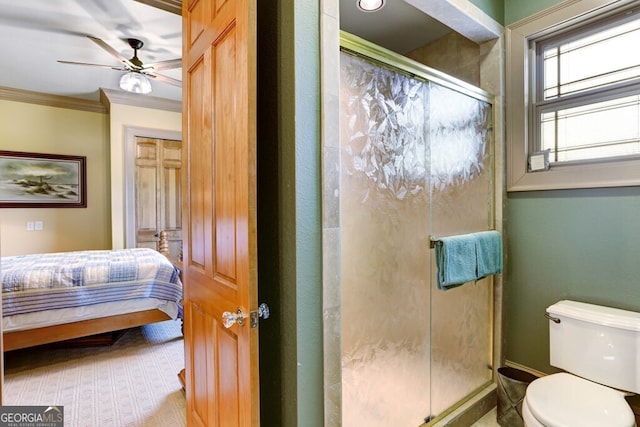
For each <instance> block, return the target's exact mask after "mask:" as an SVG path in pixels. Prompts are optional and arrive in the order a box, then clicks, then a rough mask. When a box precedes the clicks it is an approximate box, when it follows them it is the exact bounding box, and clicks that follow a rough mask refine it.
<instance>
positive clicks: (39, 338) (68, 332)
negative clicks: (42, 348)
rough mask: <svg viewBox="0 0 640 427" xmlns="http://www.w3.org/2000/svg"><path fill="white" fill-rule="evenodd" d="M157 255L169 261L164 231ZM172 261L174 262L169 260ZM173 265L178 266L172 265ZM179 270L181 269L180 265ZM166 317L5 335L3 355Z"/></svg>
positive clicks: (136, 316) (128, 317) (148, 313)
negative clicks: (163, 256)
mask: <svg viewBox="0 0 640 427" xmlns="http://www.w3.org/2000/svg"><path fill="white" fill-rule="evenodd" d="M159 238H160V240H159V244H158V252H160V253H161V254H163V255H165V256H167V257H168V255H169V253H168V251H167V248H168V244H167V240H166V234H165V232H164V231H161V232H160V233H159ZM170 260H171V259H170ZM171 262H172V263H173V264H174V265H176V263H175V262H174V261H171ZM178 267H179V265H178ZM170 319H171V317H169V316H168V315H167V314H166V313H164V312H163V311H160V310H158V309H150V310H145V311H137V312H133V313H126V314H119V315H116V316H108V317H100V318H98V319H89V320H82V321H79V322H72V323H64V324H61V325H53V326H45V327H42V328H35V329H27V330H24V331H12V332H4V333H3V336H2V339H3V351H11V350H17V349H20V348H26V347H33V346H37V345H43V344H50V343H53V342H58V341H65V340H70V339H74V338H81V337H87V336H91V335H97V334H102V333H105V332H112V331H119V330H122V329H129V328H135V327H136V326H142V325H147V324H149V323H155V322H162V321H164V320H170Z"/></svg>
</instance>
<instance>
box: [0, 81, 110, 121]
mask: <svg viewBox="0 0 640 427" xmlns="http://www.w3.org/2000/svg"><path fill="white" fill-rule="evenodd" d="M0 99H4V100H7V101H15V102H26V103H30V104H39V105H46V106H48V107H57V108H69V109H71V110H81V111H89V112H92V113H103V114H104V113H106V112H107V108H106V107H105V106H104V105H103V104H102V103H100V102H98V101H91V100H88V99H83V98H73V97H70V96H61V95H51V94H48V93H42V92H33V91H30V90H23V89H14V88H10V87H4V86H0Z"/></svg>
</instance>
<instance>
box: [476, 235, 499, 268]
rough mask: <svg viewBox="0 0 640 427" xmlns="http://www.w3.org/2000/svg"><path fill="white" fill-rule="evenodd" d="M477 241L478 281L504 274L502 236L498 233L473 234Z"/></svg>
mask: <svg viewBox="0 0 640 427" xmlns="http://www.w3.org/2000/svg"><path fill="white" fill-rule="evenodd" d="M473 235H474V237H475V241H476V256H477V259H478V270H477V274H476V276H477V277H476V280H480V279H482V278H483V277H487V276H488V275H490V274H500V273H502V236H501V235H500V233H499V232H497V231H482V232H480V233H474V234H473Z"/></svg>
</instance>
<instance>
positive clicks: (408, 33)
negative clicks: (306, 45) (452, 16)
mask: <svg viewBox="0 0 640 427" xmlns="http://www.w3.org/2000/svg"><path fill="white" fill-rule="evenodd" d="M340 28H341V29H342V30H344V31H346V32H348V33H351V34H355V35H357V36H360V37H362V38H363V39H366V40H369V41H371V42H374V43H376V44H378V45H380V46H382V47H385V48H387V49H390V50H393V51H394V52H398V53H402V54H405V53H407V52H410V51H412V50H414V49H416V48H419V47H422V46H424V45H426V44H427V43H429V42H431V41H433V40H436V39H439V38H440V37H442V36H444V35H445V34H448V33H450V32H451V31H452V30H451V28H449V27H447V26H446V25H444V24H442V23H441V22H439V21H436V20H435V19H433V18H431V17H429V16H428V15H427V14H425V13H424V12H422V11H421V10H419V9H416V8H415V7H413V6H411V5H410V4H408V3H405V2H404V1H403V0H385V5H384V6H383V7H382V9H380V10H379V11H376V12H362V11H361V10H359V9H358V8H357V7H356V0H340Z"/></svg>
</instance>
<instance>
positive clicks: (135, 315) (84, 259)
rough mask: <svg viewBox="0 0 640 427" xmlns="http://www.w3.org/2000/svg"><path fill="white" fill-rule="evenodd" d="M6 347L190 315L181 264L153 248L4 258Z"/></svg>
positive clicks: (0, 273)
mask: <svg viewBox="0 0 640 427" xmlns="http://www.w3.org/2000/svg"><path fill="white" fill-rule="evenodd" d="M0 283H2V322H3V325H2V327H3V342H4V351H9V350H15V349H19V348H24V347H31V346H36V345H41V344H48V343H53V342H58V341H63V340H69V339H73V338H79V337H85V336H91V335H96V334H101V333H105V332H111V331H118V330H122V329H128V328H132V327H135V326H140V325H144V324H148V323H154V322H159V321H163V320H168V319H180V318H181V317H182V306H181V303H182V283H181V281H180V270H179V268H178V267H176V266H175V265H174V264H173V263H172V262H170V261H169V259H168V258H167V257H166V256H165V255H163V254H161V253H159V252H157V251H155V250H153V249H147V248H135V249H118V250H92V251H76V252H60V253H50V254H34V255H19V256H11V257H3V258H0Z"/></svg>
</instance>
